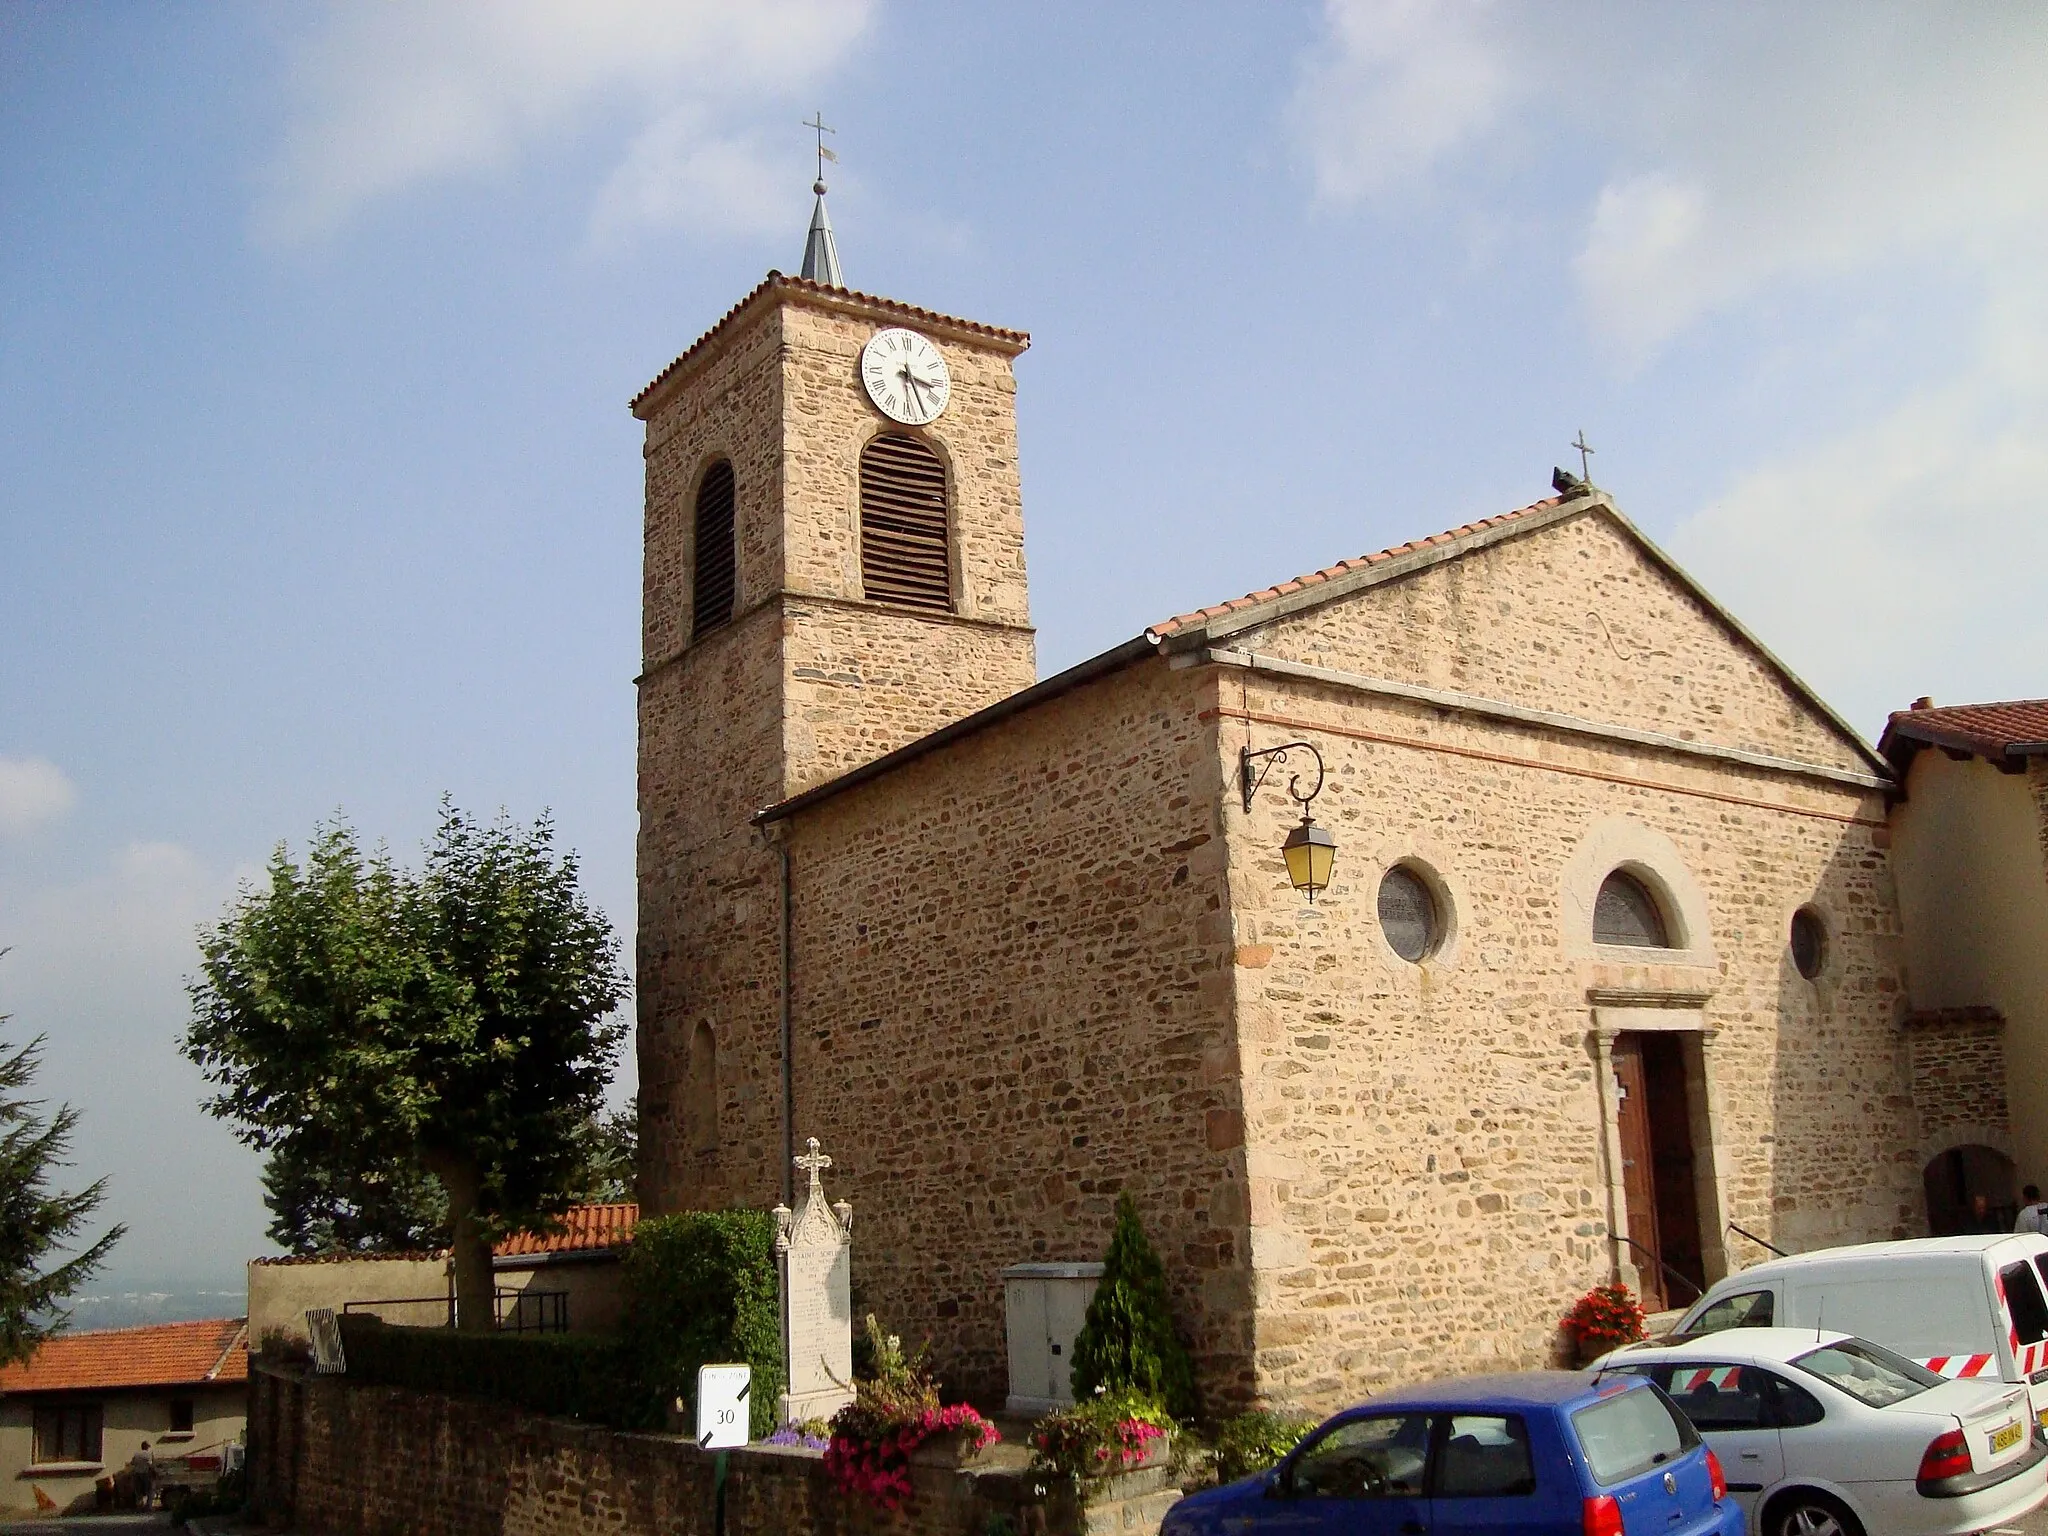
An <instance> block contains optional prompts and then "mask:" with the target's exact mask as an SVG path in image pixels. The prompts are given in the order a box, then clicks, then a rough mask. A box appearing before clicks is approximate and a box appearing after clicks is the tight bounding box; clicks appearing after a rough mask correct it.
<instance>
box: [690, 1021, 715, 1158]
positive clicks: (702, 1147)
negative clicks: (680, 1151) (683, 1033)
mask: <svg viewBox="0 0 2048 1536" xmlns="http://www.w3.org/2000/svg"><path fill="white" fill-rule="evenodd" d="M684 1103H685V1105H686V1109H685V1115H684V1118H685V1122H686V1123H685V1125H684V1127H683V1130H684V1132H685V1134H687V1135H688V1136H689V1138H690V1150H691V1151H692V1152H716V1151H717V1150H718V1040H717V1037H716V1036H714V1035H713V1034H712V1033H711V1026H710V1025H709V1024H699V1025H698V1026H697V1027H696V1028H695V1029H694V1030H692V1031H691V1032H690V1086H689V1093H688V1095H687V1097H686V1098H685V1100H684Z"/></svg>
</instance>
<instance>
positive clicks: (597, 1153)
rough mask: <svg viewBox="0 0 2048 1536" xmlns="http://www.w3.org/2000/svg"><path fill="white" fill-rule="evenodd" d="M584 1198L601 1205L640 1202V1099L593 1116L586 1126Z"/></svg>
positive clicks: (632, 1099) (584, 1137)
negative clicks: (620, 1107)
mask: <svg viewBox="0 0 2048 1536" xmlns="http://www.w3.org/2000/svg"><path fill="white" fill-rule="evenodd" d="M583 1148H584V1151H583V1198H584V1199H586V1200H592V1201H597V1202H599V1203H601V1204H618V1203H620V1202H628V1201H637V1200H638V1199H639V1198H640V1196H639V1194H638V1193H637V1189H638V1184H637V1181H638V1179H639V1164H640V1096H639V1095H638V1094H637V1093H636V1094H634V1095H633V1097H632V1098H630V1099H628V1100H627V1101H626V1104H625V1107H624V1108H622V1109H616V1110H612V1111H611V1112H610V1113H608V1114H598V1115H593V1116H592V1117H591V1118H590V1119H588V1120H586V1121H585V1122H584V1123H583Z"/></svg>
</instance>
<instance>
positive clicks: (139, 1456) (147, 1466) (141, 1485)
mask: <svg viewBox="0 0 2048 1536" xmlns="http://www.w3.org/2000/svg"><path fill="white" fill-rule="evenodd" d="M128 1475H129V1476H130V1477H131V1478H133V1479H134V1480H135V1507H136V1508H137V1509H148V1508H149V1507H150V1500H151V1499H153V1498H154V1497H155V1496H156V1458H155V1457H154V1456H152V1455H150V1453H149V1442H148V1441H147V1440H145V1441H143V1442H142V1449H141V1450H139V1451H137V1452H136V1453H135V1454H134V1455H133V1456H130V1457H129V1458H128Z"/></svg>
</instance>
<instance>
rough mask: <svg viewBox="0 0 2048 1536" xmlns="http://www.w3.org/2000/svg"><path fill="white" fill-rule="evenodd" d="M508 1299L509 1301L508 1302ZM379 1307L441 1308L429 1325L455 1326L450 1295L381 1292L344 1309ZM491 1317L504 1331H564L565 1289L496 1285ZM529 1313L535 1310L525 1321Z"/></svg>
mask: <svg viewBox="0 0 2048 1536" xmlns="http://www.w3.org/2000/svg"><path fill="white" fill-rule="evenodd" d="M508 1303H509V1305H508ZM380 1307H393V1308H396V1307H434V1308H437V1309H439V1308H445V1309H446V1311H445V1316H446V1321H445V1322H442V1323H438V1324H432V1325H429V1326H434V1327H442V1328H453V1327H454V1326H455V1298H454V1297H453V1296H452V1295H450V1296H385V1297H378V1298H376V1299H375V1300H365V1301H345V1302H343V1303H342V1304H341V1310H342V1311H343V1312H344V1313H354V1312H367V1313H372V1314H374V1313H376V1311H377V1309H378V1308H380ZM491 1311H492V1314H493V1315H492V1319H491V1321H492V1322H493V1323H494V1324H495V1325H496V1326H497V1327H498V1328H501V1329H503V1330H504V1331H506V1332H508V1333H567V1332H568V1331H569V1293H568V1292H567V1291H535V1290H526V1291H518V1290H510V1289H507V1288H505V1287H502V1286H501V1287H499V1288H497V1289H496V1291H495V1292H494V1293H493V1295H492V1297H491ZM529 1313H533V1314H538V1315H537V1316H534V1317H533V1319H532V1321H528V1317H529Z"/></svg>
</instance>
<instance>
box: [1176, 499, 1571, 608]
mask: <svg viewBox="0 0 2048 1536" xmlns="http://www.w3.org/2000/svg"><path fill="white" fill-rule="evenodd" d="M1563 501H1564V498H1563V497H1561V496H1552V497H1549V498H1547V499H1545V500H1543V501H1539V502H1534V503H1532V504H1531V505H1529V506H1526V507H1517V508H1516V509H1515V510H1514V511H1512V512H1503V513H1501V514H1500V516H1498V517H1488V518H1482V519H1480V520H1479V521H1478V522H1476V523H1466V524H1465V525H1464V526H1463V527H1459V528H1452V529H1450V530H1448V531H1447V532H1444V533H1432V534H1430V535H1429V536H1428V537H1427V538H1422V539H1412V540H1410V541H1409V542H1408V543H1406V544H1396V545H1395V546H1394V547H1393V548H1391V549H1382V550H1376V551H1374V552H1373V553H1372V554H1369V555H1360V556H1358V558H1356V559H1355V560H1339V561H1338V562H1337V563H1336V564H1335V565H1328V566H1325V567H1323V569H1321V570H1319V571H1310V572H1309V573H1308V574H1307V575H1305V576H1296V577H1293V578H1291V579H1290V580H1287V581H1283V582H1281V583H1280V584H1279V585H1278V586H1277V587H1266V588H1263V589H1262V590H1260V591H1257V592H1247V593H1246V594H1245V595H1244V596H1243V597H1234V598H1232V599H1231V600H1230V601H1229V602H1226V603H1212V604H1211V605H1210V606H1208V607H1207V608H1197V609H1195V610H1194V611H1193V612H1192V613H1181V614H1175V615H1174V616H1173V617H1172V618H1170V619H1168V620H1167V621H1166V622H1165V623H1164V624H1154V625H1153V626H1152V628H1151V629H1150V630H1149V631H1148V633H1150V634H1152V635H1154V636H1156V637H1158V638H1159V639H1162V640H1163V639H1165V638H1166V637H1167V636H1169V635H1173V634H1177V633H1179V632H1180V631H1181V630H1184V629H1193V628H1194V627H1196V626H1197V625H1200V624H1206V623H1208V622H1210V621H1211V620H1214V619H1220V618H1224V617H1226V616H1227V615H1229V614H1233V613H1241V612H1243V611H1244V610H1245V609H1247V608H1256V607H1257V606H1258V605H1259V604H1261V603H1268V602H1271V601H1272V600H1273V599H1274V598H1276V597H1285V596H1287V595H1288V594H1289V593H1292V592H1301V591H1305V590H1306V589H1308V588H1309V587H1312V586H1318V585H1320V584H1321V583H1323V582H1326V581H1333V580H1335V579H1336V578H1337V577H1339V576H1344V575H1348V574H1349V573H1350V572H1352V571H1358V570H1364V569H1365V568H1366V567H1368V566H1374V565H1383V564H1385V563H1386V562H1387V561H1389V560H1398V559H1399V558H1400V557H1401V556H1403V555H1412V554H1414V553H1416V552H1417V551H1419V550H1424V549H1429V548H1432V547H1434V546H1436V545H1439V544H1449V543H1452V542H1454V541H1456V540H1458V539H1462V538H1465V537H1467V536H1469V535H1471V534H1475V533H1482V532H1484V531H1485V530H1487V529H1489V528H1498V527H1500V526H1501V525H1502V524H1503V523H1511V522H1513V521H1514V520H1515V519H1516V518H1518V517H1527V516H1528V515H1529V514H1530V513H1532V512H1548V511H1549V510H1550V509H1551V508H1553V507H1556V506H1560V505H1562V504H1563Z"/></svg>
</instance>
